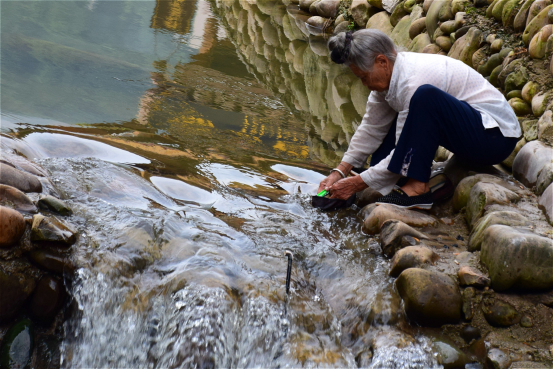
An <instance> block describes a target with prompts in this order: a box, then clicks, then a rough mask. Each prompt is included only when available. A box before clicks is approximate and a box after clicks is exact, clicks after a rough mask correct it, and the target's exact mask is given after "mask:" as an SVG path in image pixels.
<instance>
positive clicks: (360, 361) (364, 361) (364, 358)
mask: <svg viewBox="0 0 554 369" xmlns="http://www.w3.org/2000/svg"><path fill="white" fill-rule="evenodd" d="M372 358H373V353H372V352H371V350H363V351H362V352H360V353H359V354H358V355H356V364H357V365H358V368H369V366H370V365H371V359H372Z"/></svg>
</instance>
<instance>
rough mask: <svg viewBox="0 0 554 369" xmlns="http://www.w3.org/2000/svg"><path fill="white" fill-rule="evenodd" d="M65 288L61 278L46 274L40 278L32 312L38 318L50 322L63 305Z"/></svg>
mask: <svg viewBox="0 0 554 369" xmlns="http://www.w3.org/2000/svg"><path fill="white" fill-rule="evenodd" d="M64 297H65V290H64V287H63V285H62V283H61V282H60V280H59V279H57V278H54V277H50V276H44V277H42V278H41V279H40V281H39V282H38V284H37V287H36V289H35V292H34V293H33V298H32V300H31V314H32V315H33V316H34V317H35V318H36V319H38V320H41V321H44V322H50V321H51V320H52V319H54V317H55V316H56V314H57V313H58V311H59V309H60V308H61V306H62V303H63V299H64Z"/></svg>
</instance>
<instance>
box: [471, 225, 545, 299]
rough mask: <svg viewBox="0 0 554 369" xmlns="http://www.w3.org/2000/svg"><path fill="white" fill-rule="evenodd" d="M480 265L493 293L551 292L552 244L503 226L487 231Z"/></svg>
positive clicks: (540, 237)
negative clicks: (481, 264)
mask: <svg viewBox="0 0 554 369" xmlns="http://www.w3.org/2000/svg"><path fill="white" fill-rule="evenodd" d="M481 263H483V265H485V266H486V267H487V269H488V271H489V276H490V278H491V286H492V288H493V289H494V290H495V291H505V290H508V289H510V288H515V289H524V290H548V289H550V290H551V289H552V240H551V239H549V238H546V237H542V236H539V235H537V234H534V233H532V232H529V231H524V230H520V229H515V228H512V227H508V226H505V225H493V226H490V227H489V228H487V230H486V231H485V236H484V239H483V243H482V245H481Z"/></svg>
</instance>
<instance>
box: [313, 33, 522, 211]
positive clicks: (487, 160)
mask: <svg viewBox="0 0 554 369" xmlns="http://www.w3.org/2000/svg"><path fill="white" fill-rule="evenodd" d="M328 46H329V50H330V55H331V59H332V60H333V61H334V62H335V63H338V64H346V65H348V67H350V69H351V70H352V72H353V73H354V74H355V75H356V76H357V77H358V78H360V79H361V80H362V83H363V84H364V85H365V86H366V87H367V88H369V89H370V90H372V92H371V94H370V95H369V98H368V101H367V105H366V112H365V115H364V117H363V119H362V122H361V124H360V126H359V127H358V129H357V131H356V133H355V134H354V136H353V137H352V140H351V141H350V145H349V148H348V150H347V152H346V153H345V154H344V156H343V158H342V162H341V163H340V164H339V165H338V166H337V167H336V168H335V169H333V170H332V171H331V174H330V175H329V176H328V177H327V178H325V179H324V180H323V181H322V182H321V184H320V186H319V190H320V191H321V190H322V189H326V190H328V191H329V192H330V195H331V198H339V199H347V198H348V197H350V196H351V195H352V194H354V193H356V192H358V191H361V190H363V189H365V188H366V187H371V188H372V189H374V190H376V191H379V192H380V193H382V194H386V193H388V195H386V196H383V197H381V198H380V199H379V200H378V201H377V203H381V204H383V203H387V204H393V205H397V206H400V207H404V208H408V209H409V208H420V209H430V208H431V206H432V205H433V200H432V196H431V191H430V188H429V177H430V175H431V165H432V163H433V158H434V156H435V152H436V150H437V148H438V147H439V145H440V146H443V147H445V148H446V149H448V150H450V151H451V152H453V153H454V154H456V156H457V157H460V158H461V159H462V160H464V161H466V162H468V163H470V164H471V163H476V164H480V165H492V164H497V163H500V162H501V161H502V160H504V159H506V158H507V157H508V156H509V155H510V153H511V152H512V151H513V150H514V147H515V145H516V143H517V141H518V137H519V136H521V129H520V127H519V123H518V120H517V117H516V116H515V114H514V112H513V111H512V109H511V107H510V106H509V105H508V103H507V101H506V99H504V96H502V94H501V93H500V92H499V91H498V90H496V89H495V88H494V87H493V86H492V85H491V84H490V83H489V82H488V81H487V80H486V79H484V78H483V77H482V76H481V75H480V74H479V73H477V72H476V71H474V70H473V69H472V68H470V67H468V66H467V65H465V64H464V63H463V62H461V61H458V60H455V59H452V58H449V57H446V56H442V55H432V54H417V53H410V52H399V51H397V49H396V47H395V45H394V43H393V42H392V40H391V39H390V38H389V37H388V36H386V35H385V34H384V33H382V32H381V31H378V30H374V29H365V30H361V31H357V32H356V33H350V32H347V33H344V32H342V33H339V34H337V35H335V36H333V37H331V39H330V40H329V43H328ZM369 155H372V157H371V162H370V167H369V169H368V170H366V171H364V172H363V173H361V174H360V175H359V176H354V177H349V178H346V175H347V174H348V173H349V172H350V171H351V170H352V168H355V167H363V166H364V164H365V162H366V160H367V158H368V157H369ZM402 177H407V181H406V182H405V184H404V185H403V186H402V187H399V186H395V184H396V183H397V182H398V181H399V179H400V178H402ZM389 192H390V193H389Z"/></svg>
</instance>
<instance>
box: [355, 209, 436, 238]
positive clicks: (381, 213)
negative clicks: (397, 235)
mask: <svg viewBox="0 0 554 369" xmlns="http://www.w3.org/2000/svg"><path fill="white" fill-rule="evenodd" d="M369 206H372V205H369ZM390 219H394V220H400V221H402V222H404V223H406V224H407V225H409V226H412V227H427V226H435V225H436V224H437V223H438V222H437V220H436V219H435V218H433V217H432V216H430V215H427V214H423V213H420V212H417V211H415V210H408V209H403V208H399V207H397V206H394V205H388V204H384V205H379V206H376V207H375V208H374V209H373V211H371V213H369V215H368V216H367V218H366V219H365V220H364V225H363V227H362V231H363V232H364V233H367V234H377V233H379V231H380V230H381V226H382V225H383V223H385V222H386V221H387V220H390Z"/></svg>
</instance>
